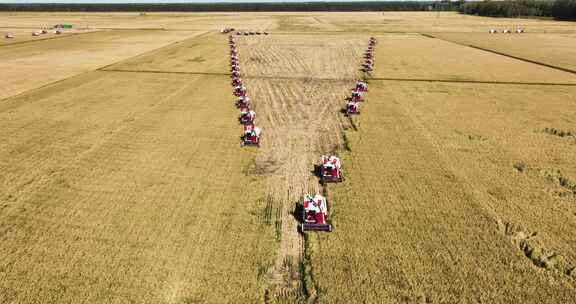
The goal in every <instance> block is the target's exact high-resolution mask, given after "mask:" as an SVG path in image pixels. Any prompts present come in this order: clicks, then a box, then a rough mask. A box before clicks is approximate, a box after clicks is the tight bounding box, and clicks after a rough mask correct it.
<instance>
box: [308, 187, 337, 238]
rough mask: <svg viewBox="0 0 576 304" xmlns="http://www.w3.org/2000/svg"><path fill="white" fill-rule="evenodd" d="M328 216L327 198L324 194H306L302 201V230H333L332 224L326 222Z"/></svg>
mask: <svg viewBox="0 0 576 304" xmlns="http://www.w3.org/2000/svg"><path fill="white" fill-rule="evenodd" d="M327 218H328V206H327V203H326V198H325V197H324V196H322V195H319V194H316V195H315V196H311V195H306V196H305V197H304V201H303V202H302V223H301V224H300V231H301V232H308V231H326V232H331V231H332V225H330V224H328V223H327V222H326V220H327Z"/></svg>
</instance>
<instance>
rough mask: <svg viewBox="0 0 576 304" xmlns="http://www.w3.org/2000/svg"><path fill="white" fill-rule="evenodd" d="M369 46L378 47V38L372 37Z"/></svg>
mask: <svg viewBox="0 0 576 304" xmlns="http://www.w3.org/2000/svg"><path fill="white" fill-rule="evenodd" d="M368 45H370V46H375V45H376V38H374V37H370V40H369V41H368Z"/></svg>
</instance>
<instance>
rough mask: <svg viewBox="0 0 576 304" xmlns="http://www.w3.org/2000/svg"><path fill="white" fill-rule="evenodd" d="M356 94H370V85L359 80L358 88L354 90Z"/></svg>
mask: <svg viewBox="0 0 576 304" xmlns="http://www.w3.org/2000/svg"><path fill="white" fill-rule="evenodd" d="M354 91H356V92H368V84H367V83H366V82H364V81H361V80H358V81H357V82H356V87H355V88H354Z"/></svg>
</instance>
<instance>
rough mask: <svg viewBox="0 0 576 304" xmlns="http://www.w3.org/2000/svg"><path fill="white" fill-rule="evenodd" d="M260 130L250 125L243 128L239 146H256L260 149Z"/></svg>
mask: <svg viewBox="0 0 576 304" xmlns="http://www.w3.org/2000/svg"><path fill="white" fill-rule="evenodd" d="M261 133H262V130H260V128H258V127H256V126H254V125H252V124H250V125H245V126H244V135H242V142H241V143H240V146H242V147H244V146H256V147H260V134H261Z"/></svg>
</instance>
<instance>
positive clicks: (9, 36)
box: [4, 33, 14, 39]
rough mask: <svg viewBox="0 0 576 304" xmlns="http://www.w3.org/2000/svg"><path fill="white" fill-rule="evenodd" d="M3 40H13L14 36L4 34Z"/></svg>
mask: <svg viewBox="0 0 576 304" xmlns="http://www.w3.org/2000/svg"><path fill="white" fill-rule="evenodd" d="M4 38H6V39H13V38H14V35H13V34H12V33H6V34H5V35H4Z"/></svg>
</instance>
